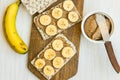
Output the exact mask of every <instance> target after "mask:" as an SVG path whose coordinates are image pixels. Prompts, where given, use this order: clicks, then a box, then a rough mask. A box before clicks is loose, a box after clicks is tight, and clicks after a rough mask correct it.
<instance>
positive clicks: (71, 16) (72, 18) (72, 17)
mask: <svg viewBox="0 0 120 80" xmlns="http://www.w3.org/2000/svg"><path fill="white" fill-rule="evenodd" d="M68 19H69V20H70V21H71V22H76V21H78V19H79V16H78V14H77V13H76V12H74V11H72V12H69V14H68Z"/></svg>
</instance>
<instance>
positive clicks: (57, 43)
mask: <svg viewBox="0 0 120 80" xmlns="http://www.w3.org/2000/svg"><path fill="white" fill-rule="evenodd" d="M52 47H53V49H54V50H56V51H60V50H61V49H62V48H63V41H62V40H60V39H56V40H54V41H53V43H52Z"/></svg>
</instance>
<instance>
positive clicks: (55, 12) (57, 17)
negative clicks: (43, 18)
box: [52, 8, 63, 19]
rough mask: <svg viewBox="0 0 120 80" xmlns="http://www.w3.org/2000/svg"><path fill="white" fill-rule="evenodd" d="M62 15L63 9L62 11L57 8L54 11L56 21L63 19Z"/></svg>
mask: <svg viewBox="0 0 120 80" xmlns="http://www.w3.org/2000/svg"><path fill="white" fill-rule="evenodd" d="M62 15H63V11H62V9H60V8H55V9H53V10H52V16H53V17H54V18H55V19H59V18H61V17H62Z"/></svg>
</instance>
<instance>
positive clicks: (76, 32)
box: [28, 0, 84, 80]
mask: <svg viewBox="0 0 120 80" xmlns="http://www.w3.org/2000/svg"><path fill="white" fill-rule="evenodd" d="M61 1H63V0H58V2H56V3H54V4H53V5H52V6H55V5H56V4H58V3H59V2H61ZM73 1H74V3H75V5H76V7H77V9H78V11H79V12H80V14H81V15H82V13H83V3H84V0H73ZM52 6H50V7H49V8H48V9H50V8H51V7H52ZM35 15H37V14H35ZM35 15H34V16H35ZM34 16H33V17H34ZM32 22H33V21H32ZM80 27H81V23H78V24H76V25H74V27H71V28H69V29H67V30H65V31H64V32H62V33H63V34H64V35H65V36H67V37H68V39H69V40H70V41H72V42H73V43H74V45H75V46H76V48H77V54H76V55H75V56H74V57H73V58H72V59H71V60H70V61H69V62H68V63H67V64H66V65H65V66H64V67H63V68H62V69H61V70H60V71H59V72H58V73H57V74H56V75H55V76H54V77H53V78H52V79H51V80H68V79H69V78H70V77H72V76H74V75H75V74H76V73H77V69H78V59H79V47H80V46H79V44H80V35H81V30H80ZM52 39H53V37H52V38H50V39H48V40H46V41H44V40H42V37H41V35H40V33H39V32H38V30H37V29H36V27H35V24H34V23H32V29H31V36H30V46H29V52H28V69H29V70H30V71H31V72H32V73H33V74H34V75H36V76H37V77H38V78H39V79H41V80H46V79H45V77H43V76H42V75H41V74H40V72H39V71H37V70H36V69H35V68H34V67H33V66H32V65H31V63H30V62H31V60H32V59H33V58H34V57H36V56H37V54H38V52H39V51H41V50H42V49H43V48H44V47H45V46H46V45H47V44H48V43H49V42H50V41H51V40H52Z"/></svg>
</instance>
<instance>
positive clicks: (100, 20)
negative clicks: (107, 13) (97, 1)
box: [96, 14, 120, 73]
mask: <svg viewBox="0 0 120 80" xmlns="http://www.w3.org/2000/svg"><path fill="white" fill-rule="evenodd" d="M96 22H97V25H98V27H99V29H100V32H101V35H102V38H103V40H104V41H105V43H104V45H105V48H106V51H107V54H108V57H109V60H110V62H111V64H112V66H113V68H114V70H115V71H116V72H117V73H119V72H120V66H119V64H118V62H117V60H116V57H115V54H114V50H113V48H112V43H111V41H109V38H110V35H109V31H108V27H107V24H106V20H105V17H104V16H103V15H101V14H96Z"/></svg>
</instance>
